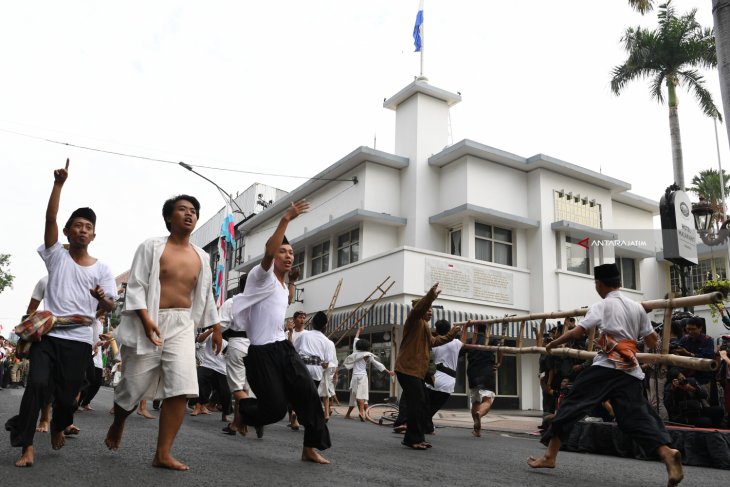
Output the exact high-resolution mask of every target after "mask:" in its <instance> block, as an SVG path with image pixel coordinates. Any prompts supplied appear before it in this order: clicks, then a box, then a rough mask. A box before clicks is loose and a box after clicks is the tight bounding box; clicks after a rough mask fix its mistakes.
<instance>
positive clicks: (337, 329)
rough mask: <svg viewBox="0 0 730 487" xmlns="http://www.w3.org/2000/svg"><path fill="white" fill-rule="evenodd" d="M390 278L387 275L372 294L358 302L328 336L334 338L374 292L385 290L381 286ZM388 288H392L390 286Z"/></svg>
mask: <svg viewBox="0 0 730 487" xmlns="http://www.w3.org/2000/svg"><path fill="white" fill-rule="evenodd" d="M388 279H390V276H388V277H386V278H385V280H384V281H383V282H381V283H380V284H378V286H377V287H376V288H375V289H374V290H373V292H371V293H370V295H369V296H368V297H367V298H365V299H364V300H363V302H362V303H360V304H358V305H357V308H355V309H353V310H352V311H351V312H350V314H349V315H347V317H346V318H345V319H344V320H342V323H340V325H339V326H338V327H337V328H335V329H334V330H332V333H330V334H329V335H327V338H332V336H334V334H335V333H337V332H338V331H340V329H341V328H343V326H344V325H345V324H347V322H348V321H350V318H352V317H353V316H354V315H355V313H356V312H357V310H359V309H360V308H362V307H363V305H364V304H365V303H367V302H368V299H370V298H371V297H373V294H375V293H376V292H378V290H380V291H381V292H383V290H382V289H381V288H380V286H382V285H383V284H385V283H386V282H387V281H388ZM393 282H395V281H393ZM390 285H391V286H392V285H393V283H391V284H390ZM388 289H390V286H388ZM381 297H382V296H381Z"/></svg>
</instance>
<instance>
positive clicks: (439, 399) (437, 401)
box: [426, 389, 451, 433]
mask: <svg viewBox="0 0 730 487" xmlns="http://www.w3.org/2000/svg"><path fill="white" fill-rule="evenodd" d="M427 391H428V415H427V416H426V433H433V432H434V430H435V428H434V426H433V416H434V414H436V413H437V412H439V409H441V408H442V407H444V404H446V401H448V400H449V398H450V397H451V394H449V393H448V392H441V391H434V390H433V389H427Z"/></svg>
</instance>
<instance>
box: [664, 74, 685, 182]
mask: <svg viewBox="0 0 730 487" xmlns="http://www.w3.org/2000/svg"><path fill="white" fill-rule="evenodd" d="M667 88H668V91H669V96H668V97H667V98H668V99H667V104H668V105H669V137H670V139H671V142H672V166H673V168H674V182H675V184H676V185H677V186H679V187H680V189H681V190H682V191H684V189H685V187H684V164H683V162H682V136H681V134H680V133H679V115H678V114H677V92H676V86H675V85H674V81H673V79H672V77H667Z"/></svg>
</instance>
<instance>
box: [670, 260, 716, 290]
mask: <svg viewBox="0 0 730 487" xmlns="http://www.w3.org/2000/svg"><path fill="white" fill-rule="evenodd" d="M711 279H727V270H726V269H725V258H724V257H717V258H715V259H702V260H700V261H699V262H698V263H697V266H692V267H690V268H689V290H688V292H689V294H690V295H693V294H698V293H699V292H700V290H701V289H702V286H704V285H705V283H706V282H707V281H709V280H711ZM669 282H670V287H671V289H672V292H674V293H676V294H677V295H681V294H682V275H681V273H680V272H679V269H677V266H675V265H673V266H672V267H670V268H669Z"/></svg>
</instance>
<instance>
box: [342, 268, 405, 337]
mask: <svg viewBox="0 0 730 487" xmlns="http://www.w3.org/2000/svg"><path fill="white" fill-rule="evenodd" d="M393 284H395V281H393V282H391V283H390V285H389V286H388V287H387V288H385V290H382V289H381V291H383V294H381V295H380V296H378V298H377V299H376V300H375V301H373V304H371V305H370V307H369V308H368V309H366V310H365V311H364V312H363V313H362V314H361V315H360V317H359V318H358V319H357V320H356V321H355V323H353V324H352V326H350V327H348V328H347V330H345V332H344V333H343V334H342V336H341V337H340V338H339V339H338V340H337V341H336V342H335V346H337V345H339V343H340V342H341V341H342V339H343V338H345V337H346V336H347V334H348V333H349V332H350V330H354V329H355V328H356V327H357V325H359V324H360V322H361V321H362V320H363V319H365V317H366V316H367V315H369V314H370V312H371V311H372V310H373V308H374V307H375V305H376V304H378V303H379V302H380V300H381V299H383V296H385V295H386V294H387V293H388V291H389V290H390V288H391V287H393ZM378 289H380V288H379V287H378Z"/></svg>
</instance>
